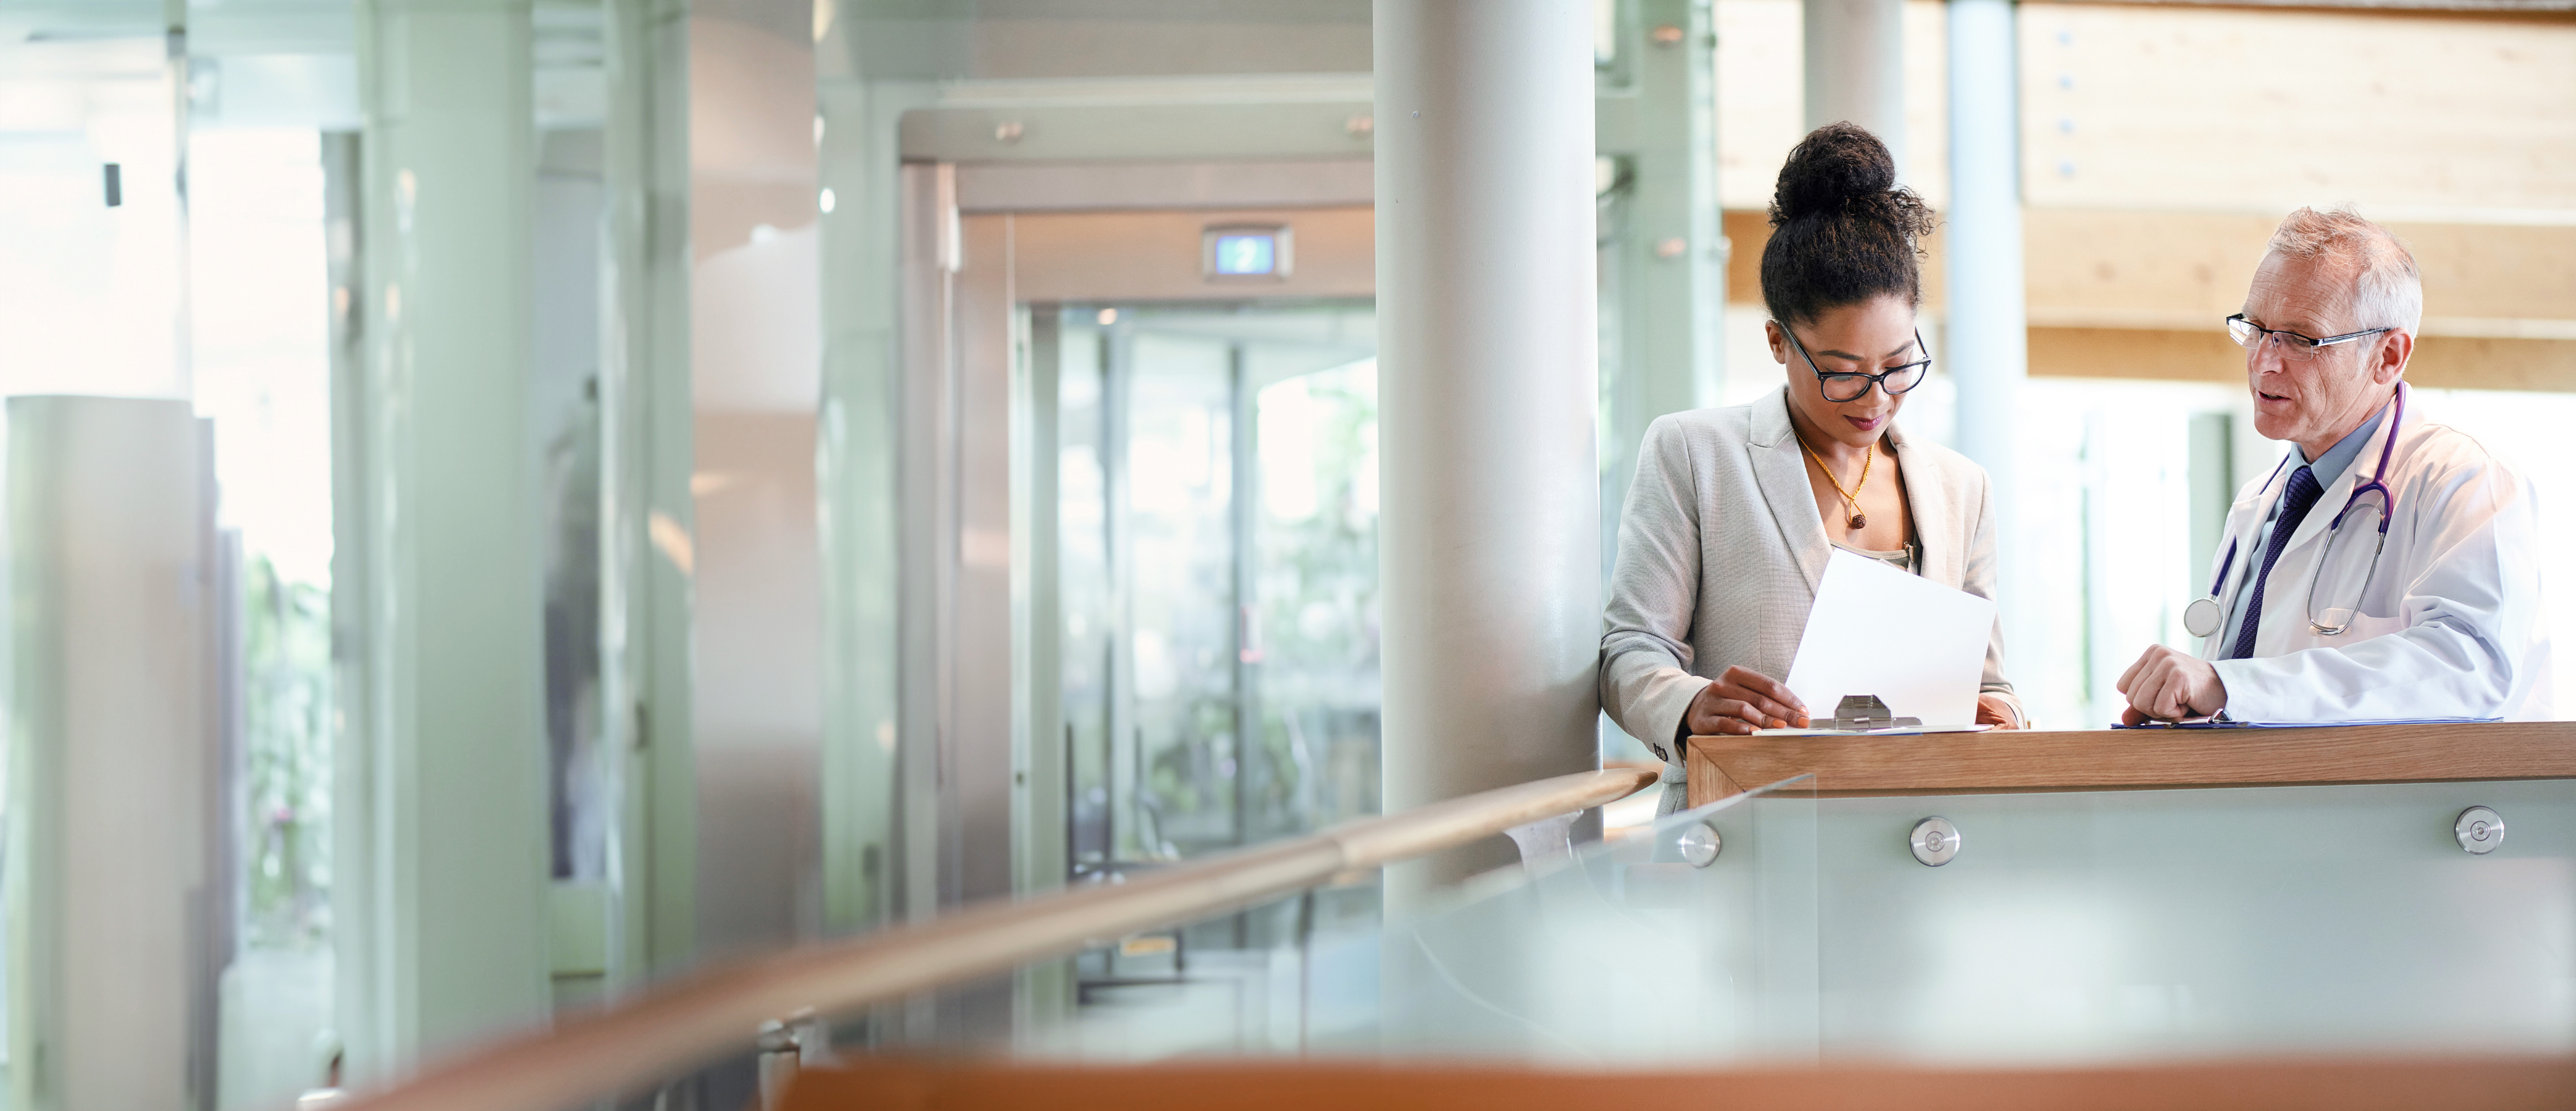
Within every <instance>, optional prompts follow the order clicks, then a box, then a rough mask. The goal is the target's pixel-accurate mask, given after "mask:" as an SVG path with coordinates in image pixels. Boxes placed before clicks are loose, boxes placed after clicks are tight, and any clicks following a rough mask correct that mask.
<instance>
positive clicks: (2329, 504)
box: [2267, 382, 2406, 597]
mask: <svg viewBox="0 0 2576 1111" xmlns="http://www.w3.org/2000/svg"><path fill="white" fill-rule="evenodd" d="M2397 388H2398V389H2401V390H2403V389H2405V388H2406V385H2405V383H2403V382H2401V383H2399V384H2398V386H2397ZM2390 415H2391V416H2392V417H2394V416H2395V414H2394V413H2392V414H2390ZM2396 434H2397V422H2396V421H2395V420H2393V419H2391V420H2382V421H2380V422H2379V431H2377V432H2374V433H2372V434H2371V437H2370V439H2368V440H2366V441H2364V442H2363V443H2362V445H2361V454H2359V455H2355V456H2353V457H2352V463H2351V464H2350V465H2348V466H2346V467H2344V469H2343V473H2342V474H2341V475H2338V476H2336V477H2335V480H2334V482H2333V483H2332V484H2330V485H2328V486H2327V487H2326V492H2325V493H2324V494H2322V495H2320V496H2318V498H2317V504H2316V506H2315V507H2314V508H2311V509H2309V510H2308V517H2307V519H2306V520H2304V521H2301V522H2299V527H2298V530H2297V531H2295V532H2292V533H2291V534H2290V545H2289V547H2286V548H2283V549H2281V562H2282V563H2288V562H2290V560H2291V559H2292V558H2293V557H2294V556H2295V557H2297V558H2299V559H2301V560H2305V559H2306V558H2307V554H2306V553H2307V548H2308V545H2310V544H2314V543H2316V542H2317V538H2318V537H2321V536H2324V535H2325V533H2326V529H2327V528H2328V527H2330V526H2332V525H2333V524H2334V519H2335V514H2337V513H2341V512H2343V507H2344V503H2345V502H2347V501H2350V500H2352V491H2353V487H2356V486H2359V485H2361V484H2362V483H2363V482H2365V481H2367V480H2368V479H2369V476H2371V475H2373V474H2377V473H2378V472H2379V449H2380V446H2381V445H2383V444H2385V443H2387V442H2388V438H2389V437H2391V436H2394V435H2396ZM2291 450H2294V451H2295V450H2297V449H2296V448H2293V449H2291ZM2296 469H2297V468H2295V467H2291V468H2285V469H2284V471H2283V474H2284V476H2285V477H2286V475H2287V473H2288V471H2291V470H2296ZM2283 488H2284V489H2287V488H2288V484H2287V483H2286V482H2285V483H2283ZM2364 516H2368V515H2367V514H2364ZM2273 573H2274V574H2279V573H2280V572H2279V571H2278V569H2277V565H2276V569H2275V570H2274V572H2273ZM2267 597H2268V595H2267Z"/></svg>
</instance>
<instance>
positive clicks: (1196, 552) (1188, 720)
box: [1037, 303, 1378, 878]
mask: <svg viewBox="0 0 2576 1111" xmlns="http://www.w3.org/2000/svg"><path fill="white" fill-rule="evenodd" d="M1037 311H1041V312H1055V313H1058V314H1060V317H1059V319H1060V320H1061V325H1060V327H1061V329H1062V331H1061V341H1060V344H1059V350H1060V352H1061V360H1062V361H1061V364H1060V371H1059V375H1060V377H1059V384H1058V390H1057V397H1058V414H1057V422H1058V428H1059V433H1058V452H1059V456H1058V466H1057V476H1058V479H1057V485H1058V491H1059V495H1058V511H1059V526H1058V527H1059V532H1058V577H1059V583H1060V586H1059V589H1060V591H1061V597H1062V599H1063V601H1062V618H1061V624H1062V628H1061V630H1060V635H1061V638H1062V645H1063V651H1062V656H1061V659H1062V677H1061V682H1062V687H1061V691H1062V706H1063V716H1064V723H1065V731H1064V732H1065V738H1064V739H1065V743H1066V745H1067V746H1069V747H1068V750H1067V752H1066V757H1067V761H1068V763H1067V767H1068V769H1069V771H1070V773H1071V774H1070V783H1069V799H1068V803H1069V813H1070V823H1069V826H1070V841H1071V844H1070V846H1069V854H1068V855H1069V860H1068V861H1067V864H1068V866H1069V870H1070V872H1071V874H1072V876H1074V877H1077V878H1078V877H1083V876H1088V875H1091V874H1094V873H1099V872H1103V871H1117V870H1120V869H1122V868H1124V867H1127V866H1132V865H1139V864H1152V863H1156V862H1162V861H1169V860H1176V859H1181V858H1185V857H1189V856H1193V855H1197V854H1200V853H1204V852H1207V851H1210V850H1215V849H1222V848H1230V847H1234V846H1238V845H1244V844H1252V843H1258V842H1261V841H1267V840H1272V839H1276V838H1278V837H1281V836H1286V835H1291V834H1295V833H1299V832H1304V831H1306V830H1311V829H1314V828H1317V827H1319V826H1322V825H1327V824H1330V823H1332V822H1335V821H1340V820H1342V819H1345V818H1349V817H1353V816H1356V815H1361V814H1369V813H1374V812H1375V811H1376V808H1377V764H1378V757H1377V707H1378V667H1377V628H1376V624H1377V590H1376V582H1377V550H1376V538H1377V480H1376V434H1377V422H1376V415H1377V413H1376V404H1377V402H1376V396H1377V389H1376V385H1377V383H1376V373H1377V367H1376V362H1375V359H1374V346H1373V329H1372V327H1371V314H1370V311H1369V309H1368V307H1367V306H1365V305H1357V304H1347V303H1342V304H1304V305H1265V304H1260V303H1246V304H1232V305H1217V306H1207V305H1077V306H1063V307H1061V308H1053V309H1040V310H1037Z"/></svg>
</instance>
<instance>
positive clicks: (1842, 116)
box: [1802, 0, 1905, 176]
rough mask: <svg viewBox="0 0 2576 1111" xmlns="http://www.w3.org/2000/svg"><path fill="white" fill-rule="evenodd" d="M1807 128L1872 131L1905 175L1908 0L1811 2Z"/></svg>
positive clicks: (1807, 4) (1808, 1) (1808, 7)
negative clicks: (1843, 126) (1844, 123)
mask: <svg viewBox="0 0 2576 1111" xmlns="http://www.w3.org/2000/svg"><path fill="white" fill-rule="evenodd" d="M1802 11H1803V14H1804V21H1805V31H1806V39H1805V43H1806V49H1805V52H1804V56H1805V62H1806V68H1805V73H1806V86H1807V88H1806V94H1807V100H1806V103H1807V129H1808V130H1810V131H1812V130H1815V129H1816V128H1819V127H1823V126H1824V125H1826V124H1829V123H1833V122H1836V121H1838V120H1850V121H1851V122H1853V123H1856V124H1859V125H1861V126H1862V127H1865V128H1868V129H1869V131H1870V134H1873V135H1876V136H1878V138H1879V141H1881V142H1884V143H1886V144H1887V149H1888V150H1889V151H1891V152H1893V153H1894V154H1895V155H1896V167H1897V173H1898V174H1899V175H1900V176H1901V175H1903V174H1904V172H1905V0H1806V2H1805V4H1804V5H1802Z"/></svg>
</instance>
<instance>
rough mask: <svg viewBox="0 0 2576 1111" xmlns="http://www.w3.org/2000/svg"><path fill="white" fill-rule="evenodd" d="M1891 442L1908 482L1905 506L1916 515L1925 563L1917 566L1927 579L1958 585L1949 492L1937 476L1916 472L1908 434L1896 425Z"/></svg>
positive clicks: (1917, 536) (1916, 536)
mask: <svg viewBox="0 0 2576 1111" xmlns="http://www.w3.org/2000/svg"><path fill="white" fill-rule="evenodd" d="M1887 439H1888V442H1889V443H1892V444H1895V445H1896V469H1897V475H1898V477H1899V478H1900V479H1902V480H1903V481H1904V483H1905V508H1906V509H1907V510H1908V511H1910V512H1912V513H1913V514H1914V543H1915V550H1916V551H1918V552H1920V553H1921V557H1920V558H1921V560H1922V562H1921V563H1920V564H1918V565H1917V566H1916V569H1917V570H1918V571H1920V572H1921V573H1922V576H1923V577H1924V578H1925V579H1928V580H1931V581H1933V582H1936V583H1940V584H1941V585H1943V586H1957V585H1959V579H1960V572H1961V569H1960V568H1959V567H1958V566H1957V564H1956V562H1955V561H1953V560H1952V559H1951V558H1950V554H1951V552H1952V551H1953V548H1952V546H1951V542H1950V539H1951V538H1950V526H1951V524H1952V521H1951V519H1950V513H1951V506H1950V491H1949V490H1948V489H1946V488H1944V487H1943V486H1942V485H1941V483H1940V481H1939V478H1938V476H1936V475H1933V474H1931V473H1929V472H1928V471H1927V472H1925V473H1921V474H1917V473H1915V472H1914V471H1913V470H1911V469H1910V468H1908V467H1907V466H1906V464H1908V463H1911V462H1912V461H1913V459H1912V457H1911V456H1910V455H1909V454H1908V453H1907V452H1906V450H1905V433H1904V432H1903V431H1902V430H1900V429H1898V428H1897V427H1896V426H1895V425H1889V426H1888V429H1887Z"/></svg>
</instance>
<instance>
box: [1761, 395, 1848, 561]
mask: <svg viewBox="0 0 2576 1111" xmlns="http://www.w3.org/2000/svg"><path fill="white" fill-rule="evenodd" d="M1744 450H1745V454H1746V455H1747V456H1749V457H1750V458H1749V459H1748V460H1747V462H1749V463H1751V464H1752V467H1753V479H1754V482H1755V484H1756V485H1758V486H1760V487H1761V488H1762V500H1764V501H1766V502H1769V503H1770V504H1771V519H1772V520H1773V521H1776V522H1778V523H1779V525H1780V539H1781V541H1782V542H1783V543H1785V544H1787V545H1788V548H1789V554H1790V555H1791V556H1793V557H1795V558H1796V559H1797V561H1798V570H1799V571H1800V572H1801V573H1803V574H1804V575H1805V576H1806V578H1807V592H1808V593H1809V594H1813V593H1815V591H1816V584H1818V583H1820V582H1822V581H1824V577H1825V560H1826V559H1827V558H1828V557H1830V556H1831V555H1832V554H1833V542H1832V541H1831V540H1828V539H1826V538H1825V519H1824V518H1823V517H1820V516H1818V515H1817V514H1816V494H1815V488H1814V487H1813V486H1811V485H1809V484H1808V482H1807V463H1806V459H1805V457H1804V456H1803V455H1802V454H1801V453H1800V451H1799V449H1798V438H1797V437H1796V436H1795V435H1792V434H1791V433H1790V431H1789V390H1788V387H1785V386H1783V387H1781V390H1780V392H1779V393H1776V394H1773V395H1771V398H1770V400H1767V401H1763V402H1759V403H1757V404H1755V405H1754V406H1753V434H1752V436H1751V437H1750V438H1749V439H1748V440H1747V441H1746V443H1745V447H1744Z"/></svg>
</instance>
